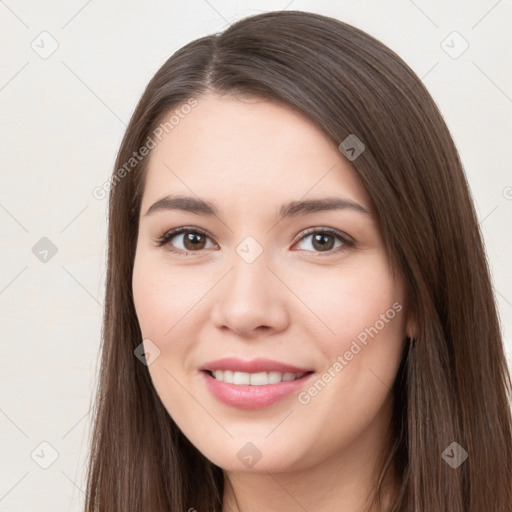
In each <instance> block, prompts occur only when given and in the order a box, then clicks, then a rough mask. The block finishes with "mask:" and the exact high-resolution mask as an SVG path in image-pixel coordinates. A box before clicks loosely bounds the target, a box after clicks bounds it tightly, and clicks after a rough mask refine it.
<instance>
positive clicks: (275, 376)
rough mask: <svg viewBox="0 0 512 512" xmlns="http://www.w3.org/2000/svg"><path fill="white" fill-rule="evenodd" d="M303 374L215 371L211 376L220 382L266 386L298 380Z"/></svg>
mask: <svg viewBox="0 0 512 512" xmlns="http://www.w3.org/2000/svg"><path fill="white" fill-rule="evenodd" d="M303 375H305V374H304V373H291V372H286V373H281V372H258V373H247V372H233V371H231V370H225V371H222V370H215V371H214V372H212V376H213V377H214V378H215V379H216V380H218V381H221V382H226V383H228V384H235V385H238V386H239V385H245V386H265V385H267V384H279V383H280V382H290V381H293V380H296V379H300V378H301V377H302V376H303Z"/></svg>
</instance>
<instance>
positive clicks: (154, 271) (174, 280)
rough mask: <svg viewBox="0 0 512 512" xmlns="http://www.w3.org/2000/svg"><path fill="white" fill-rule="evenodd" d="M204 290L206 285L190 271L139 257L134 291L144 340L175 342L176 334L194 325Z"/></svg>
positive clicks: (133, 285) (133, 281) (135, 266)
mask: <svg viewBox="0 0 512 512" xmlns="http://www.w3.org/2000/svg"><path fill="white" fill-rule="evenodd" d="M198 281H201V280H198ZM196 285H197V286H196ZM202 288H204V283H203V285H201V282H196V280H194V279H190V274H189V273H187V272H183V271H182V272H177V271H176V269H171V268H162V265H161V264H159V265H158V264H154V263H152V262H151V259H150V258H145V257H144V256H143V255H142V256H140V257H136V259H135V264H134V270H133V280H132V290H133V300H134V305H135V310H136V313H137V318H138V320H139V325H140V328H141V331H142V335H143V337H146V338H151V339H153V338H154V339H155V340H160V341H161V342H162V341H163V340H164V339H167V340H168V339H172V337H173V331H174V332H176V331H177V330H182V329H184V328H186V326H187V325H191V324H193V323H194V308H193V305H194V304H195V303H196V302H197V301H198V300H199V298H200V297H201V296H202V295H204V293H205V291H206V290H203V289H202Z"/></svg>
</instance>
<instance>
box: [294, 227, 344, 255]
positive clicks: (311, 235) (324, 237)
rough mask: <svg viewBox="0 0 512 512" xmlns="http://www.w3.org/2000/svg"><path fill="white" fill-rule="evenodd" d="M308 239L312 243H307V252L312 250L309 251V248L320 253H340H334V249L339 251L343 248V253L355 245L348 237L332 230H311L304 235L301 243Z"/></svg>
mask: <svg viewBox="0 0 512 512" xmlns="http://www.w3.org/2000/svg"><path fill="white" fill-rule="evenodd" d="M307 239H311V241H310V242H309V243H305V245H306V249H305V250H310V249H308V247H309V248H312V249H313V250H314V251H316V252H320V253H332V252H340V251H334V249H336V248H337V249H339V248H340V247H341V250H342V251H343V250H345V249H346V248H348V247H352V246H353V245H354V242H353V241H352V240H351V239H349V237H348V236H346V235H344V234H343V233H341V232H340V231H338V230H336V229H332V228H311V229H309V230H307V231H306V232H305V233H302V236H301V239H300V240H299V243H303V242H305V241H306V240H307ZM336 240H337V241H338V242H340V243H339V244H338V245H335V244H336ZM333 244H334V245H333Z"/></svg>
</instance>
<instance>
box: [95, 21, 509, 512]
mask: <svg viewBox="0 0 512 512" xmlns="http://www.w3.org/2000/svg"><path fill="white" fill-rule="evenodd" d="M205 91H214V92H217V93H219V94H249V95H256V96H259V97H263V98H268V99H271V100H277V101H280V102H284V103H286V104H288V105H290V106H292V107H294V108H297V109H299V110H300V111H302V112H303V113H304V115H306V116H307V117H308V118H310V119H311V120H313V121H314V122H315V123H316V124H317V125H318V127H319V129H321V130H323V131H324V132H325V133H326V134H327V135H328V136H329V137H330V138H331V139H332V140H333V142H334V143H336V145H339V144H340V143H341V142H342V141H344V140H345V139H346V138H347V137H348V136H349V135H355V136H356V137H357V138H358V139H359V140H360V141H362V142H363V143H364V145H365V150H364V151H363V152H362V153H361V154H360V155H359V156H358V157H357V158H356V159H355V160H353V161H352V165H353V168H354V169H355V171H356V172H357V174H358V176H359V178H360V179H361V181H362V183H363V184H364V186H365V187H366V190H367V191H368V193H369V195H370V197H371V200H372V202H373V205H374V207H375V211H376V213H377V216H378V220H379V223H380V226H381V229H382V234H383V237H384V240H385V243H386V247H387V251H388V254H389V259H390V265H391V266H392V268H393V269H395V270H396V271H397V272H399V273H400V274H401V275H402V276H403V277H404V279H405V282H406V285H407V294H408V296H407V308H408V311H409V312H410V314H411V315H413V318H414V322H415V327H416V331H415V338H414V340H412V341H411V342H410V343H407V344H406V345H405V347H406V348H405V350H404V355H403V359H402V364H401V365H400V369H399V372H398V375H397V378H396V381H395V383H394V388H393V390H392V391H393V396H394V412H393V420H392V425H390V440H391V441H390V447H389V450H388V451H387V452H386V453H385V457H384V458H383V460H382V471H381V473H380V479H379V485H378V486H377V487H378V488H377V491H378V492H376V503H379V497H380V494H381V493H380V491H381V485H382V482H383V481H384V476H385V474H386V472H387V471H389V470H390V469H391V468H395V469H396V471H397V475H398V478H399V480H398V488H397V492H396V495H394V497H393V500H392V505H391V508H390V510H391V511H392V512H401V511H414V512H433V511H435V512H448V511H449V512H483V511H493V512H510V511H511V510H512V480H511V475H512V420H511V411H510V403H509V397H510V393H511V388H512V386H511V381H510V374H509V370H508V367H507V363H506V359H505V355H504V348H503V341H502V337H501V333H500V325H499V321H498V316H497V311H496V305H495V300H494V297H493V290H492V286H491V280H490V275H489V270H488V264H487V260H486V255H485V253H484V249H483V244H482V236H481V233H480V231H479V225H478V221H477V217H476V215H475V210H474V206H473V203H472V199H471V195H470V192H469V188H468V184H467V181H466V178H465V175H464V171H463V169H462V165H461V162H460V159H459V156H458V153H457V150H456V148H455V146H454V143H453V141H452V138H451V136H450V133H449V131H448V128H447V126H446V124H445V123H444V121H443V119H442V117H441V115H440V113H439V111H438V109H437V107H436V105H435V103H434V101H433V100H432V98H431V97H430V95H429V93H428V92H427V90H426V89H425V87H424V86H423V84H422V82H421V80H419V78H418V77H417V76H416V75H415V74H414V72H413V71H412V70H411V69H410V68H409V67H408V66H407V65H406V64H405V63H404V62H403V61H402V60H401V59H400V58H399V57H398V56H397V55H396V54H395V53H394V52H393V51H391V50H390V49H389V48H387V47H386V46H384V45H383V44H382V43H380V42H379V41H377V40H376V39H374V38H373V37H371V36H369V35H368V34H366V33H365V32H363V31H361V30H359V29H356V28H354V27H352V26H350V25H347V24H345V23H343V22H341V21H338V20H336V19H333V18H329V17H325V16H321V15H318V14H313V13H307V12H299V11H285V12H269V13H265V14H261V15H256V16H251V17H248V18H245V19H243V20H240V21H238V22H237V23H234V24H233V25H231V26H230V27H229V28H228V29H227V30H226V31H224V32H222V33H220V34H216V35H210V36H207V37H202V38H200V39H197V40H195V41H193V42H191V43H190V44H187V45H186V46H184V47H183V48H181V49H180V50H179V51H177V52H176V53H175V54H174V55H172V56H171V57H170V58H169V60H167V62H165V64H164V65H163V66H162V67H161V68H160V69H159V70H158V72H157V73H156V74H155V76H154V77H153V78H152V80H151V81H150V83H149V84H148V86H147V88H146V90H145V92H144V94H143V95H142V98H141V99H140V101H139V103H138V105H137V107H136V110H135V112H134V114H133V116H132V118H131V121H130V124H129V126H128V128H127V130H126V134H125V136H124V139H123V141H122V144H121V147H120V149H119V153H118V156H117V161H116V164H115V169H114V172H113V175H112V183H111V190H110V197H109V225H108V264H107V282H106V297H105V315H104V324H103V332H102V335H103V344H102V359H101V365H100V375H99V386H98V390H97V396H96V397H95V407H94V409H93V412H94V420H95V421H94V428H93V431H92V440H91V451H90V460H89V467H88V475H87V477H88V479H87V498H86V505H85V510H86V512H94V511H100V512H120V511H123V512H148V511H151V512H169V511H186V510H189V509H190V508H193V509H196V510H198V511H206V510H208V511H210V510H214V511H215V512H219V511H221V509H222V494H223V486H224V481H223V473H222V469H221V468H219V467H218V466H216V465H214V464H213V463H211V462H210V461H209V460H208V459H206V458H205V457H204V456H203V455H202V454H201V453H200V452H199V451H198V450H197V449H196V448H195V447H194V446H193V445H192V444H191V443H190V442H189V441H188V440H187V439H186V437H185V436H184V435H183V434H182V432H181V431H180V430H179V429H178V427H177V426H176V424H175V423H174V422H173V420H172V418H170V416H169V414H168V413H167V411H166V409H165V408H164V406H163V404H162V403H161V401H160V399H159V397H158V395H157V393H156V391H155V389H154V387H153V385H152V382H151V379H150V377H149V373H148V369H147V367H146V366H145V365H143V364H141V363H140V361H139V360H138V359H137V358H136V357H135V356H134V350H135V348H136V347H137V346H138V345H139V344H140V343H141V341H142V336H141V331H140V328H139V324H138V321H137V317H136V313H135V308H134V302H133V296H132V289H131V282H132V281H131V280H132V270H133V262H134V257H135V247H136V241H137V233H138V216H139V208H140V204H141V197H142V193H143V189H144V175H145V171H146V169H147V163H148V157H146V158H141V159H140V161H137V162H136V163H134V162H133V161H131V160H130V158H131V157H132V156H133V154H134V153H138V151H139V150H140V148H141V147H143V146H144V145H145V144H147V141H148V137H152V134H154V133H155V129H156V128H157V127H158V124H159V123H160V122H161V121H162V119H163V117H164V116H165V115H167V114H168V113H169V112H171V111H172V109H177V108H178V107H180V105H184V104H187V102H188V103H190V102H191V99H192V100H194V98H199V96H200V95H201V93H203V92H205ZM129 161H130V162H131V164H130V167H127V166H126V163H127V162H129ZM121 168H124V170H125V172H121V171H120V169H121ZM454 442H456V443H458V445H460V446H461V447H462V448H463V449H464V450H465V451H466V452H467V453H468V458H467V460H465V462H463V463H462V464H461V465H460V466H458V467H456V468H454V467H452V466H451V465H450V464H448V463H447V462H446V457H444V456H443V454H444V453H446V449H447V448H449V447H450V445H452V443H454ZM451 449H452V450H453V445H452V448H451ZM448 453H449V456H452V454H453V451H452V452H450V449H449V450H448Z"/></svg>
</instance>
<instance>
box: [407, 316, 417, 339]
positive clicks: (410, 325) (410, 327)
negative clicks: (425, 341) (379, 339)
mask: <svg viewBox="0 0 512 512" xmlns="http://www.w3.org/2000/svg"><path fill="white" fill-rule="evenodd" d="M405 332H406V334H407V337H408V338H416V336H417V334H418V324H417V322H416V315H415V314H414V313H413V312H412V311H408V313H407V320H406V323H405Z"/></svg>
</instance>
